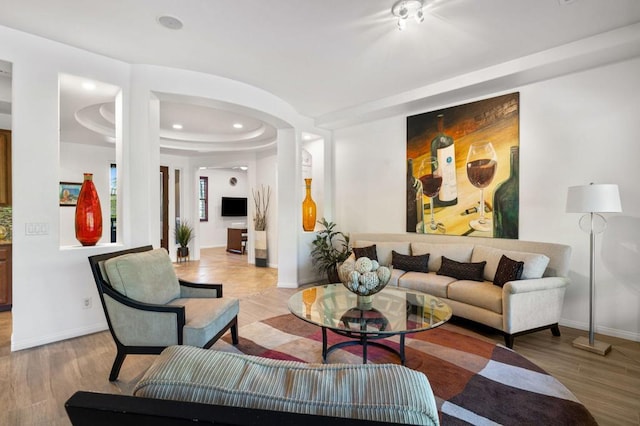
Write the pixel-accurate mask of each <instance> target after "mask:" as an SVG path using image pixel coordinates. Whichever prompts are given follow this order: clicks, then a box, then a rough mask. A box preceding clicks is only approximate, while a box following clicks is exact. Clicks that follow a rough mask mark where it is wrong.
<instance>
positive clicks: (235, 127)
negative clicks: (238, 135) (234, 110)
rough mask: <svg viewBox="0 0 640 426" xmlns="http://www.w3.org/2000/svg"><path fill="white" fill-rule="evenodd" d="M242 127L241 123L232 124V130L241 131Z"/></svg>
mask: <svg viewBox="0 0 640 426" xmlns="http://www.w3.org/2000/svg"><path fill="white" fill-rule="evenodd" d="M243 127H244V126H243V125H242V123H234V124H233V128H234V129H242V128H243Z"/></svg>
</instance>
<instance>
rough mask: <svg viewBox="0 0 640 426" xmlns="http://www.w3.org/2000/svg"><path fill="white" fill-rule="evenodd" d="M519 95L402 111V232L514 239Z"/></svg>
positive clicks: (517, 185)
mask: <svg viewBox="0 0 640 426" xmlns="http://www.w3.org/2000/svg"><path fill="white" fill-rule="evenodd" d="M519 109H520V94H519V93H511V94H508V95H503V96H498V97H495V98H491V99H486V100H482V101H477V102H472V103H468V104H464V105H459V106H455V107H450V108H445V109H441V110H438V111H432V112H427V113H424V114H418V115H413V116H410V117H407V203H406V209H407V232H418V233H438V234H450V235H473V236H483V237H496V238H514V239H517V238H518V220H519V146H520V137H519V133H520V125H519V116H520V114H519Z"/></svg>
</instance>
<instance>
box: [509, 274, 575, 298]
mask: <svg viewBox="0 0 640 426" xmlns="http://www.w3.org/2000/svg"><path fill="white" fill-rule="evenodd" d="M568 285H569V279H568V278H564V277H544V278H533V279H529V280H517V281H509V282H507V283H505V285H504V286H503V287H502V292H503V296H506V295H507V294H516V293H529V292H532V291H541V290H550V289H556V288H564V287H567V286H568Z"/></svg>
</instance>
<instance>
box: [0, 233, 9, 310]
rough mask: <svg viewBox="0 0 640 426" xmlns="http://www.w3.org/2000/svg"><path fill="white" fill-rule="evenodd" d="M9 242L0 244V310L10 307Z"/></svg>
mask: <svg viewBox="0 0 640 426" xmlns="http://www.w3.org/2000/svg"><path fill="white" fill-rule="evenodd" d="M11 303H12V302H11V244H0V311H8V310H10V309H11Z"/></svg>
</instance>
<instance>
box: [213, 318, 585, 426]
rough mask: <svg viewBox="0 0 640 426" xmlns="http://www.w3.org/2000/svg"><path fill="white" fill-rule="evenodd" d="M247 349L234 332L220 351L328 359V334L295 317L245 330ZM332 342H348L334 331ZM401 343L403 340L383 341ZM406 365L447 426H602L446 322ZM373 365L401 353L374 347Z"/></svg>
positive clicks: (354, 349)
mask: <svg viewBox="0 0 640 426" xmlns="http://www.w3.org/2000/svg"><path fill="white" fill-rule="evenodd" d="M239 334H240V344H239V345H237V346H235V347H233V346H232V345H230V344H229V343H230V337H229V336H228V335H227V336H225V338H223V340H222V341H220V342H218V343H216V345H214V347H213V348H214V349H218V350H226V351H238V352H242V353H245V354H250V355H258V356H263V357H266V358H273V359H287V360H296V361H302V362H308V363H320V362H322V355H321V350H322V333H321V330H320V328H318V327H316V326H314V325H311V324H308V323H306V322H304V321H302V320H300V319H298V318H296V317H294V316H293V315H291V314H287V315H281V316H277V317H273V318H269V319H266V320H264V321H260V322H255V323H252V324H249V325H247V326H244V327H242V328H240V332H239ZM328 338H329V345H333V344H335V343H338V342H342V341H344V340H347V339H346V338H345V337H341V336H338V335H335V334H333V333H331V332H329V333H328ZM384 343H385V344H386V345H388V346H391V347H395V348H396V349H397V348H398V346H399V338H398V337H397V336H395V337H391V338H388V339H384ZM405 351H406V366H407V367H409V368H412V369H414V370H417V371H421V372H423V373H424V374H425V375H426V376H427V378H428V379H429V382H430V383H431V387H432V389H433V393H434V394H435V396H436V400H437V404H438V411H439V414H440V420H441V423H442V424H443V425H463V424H474V425H478V424H486V425H491V424H502V425H533V424H535V425H595V424H596V421H595V420H594V418H593V416H591V414H590V413H589V411H588V410H587V409H586V408H585V407H584V406H583V405H582V404H581V403H580V402H579V401H578V400H577V398H576V397H575V396H574V395H573V394H572V393H571V392H570V391H569V390H568V389H567V388H566V387H565V386H564V385H562V384H561V383H560V382H559V381H558V380H556V379H555V378H553V377H552V376H551V375H549V374H548V373H546V372H545V371H544V370H542V369H541V368H539V367H538V366H536V365H535V364H533V363H532V362H530V361H528V360H527V359H525V358H524V357H522V356H521V355H518V354H517V353H516V352H514V351H512V350H509V349H507V348H505V347H504V346H502V345H497V344H495V343H493V342H491V341H489V340H488V339H485V338H483V337H482V336H479V335H477V334H475V333H473V332H470V331H468V330H465V329H463V328H460V327H456V326H454V325H451V324H445V325H444V326H443V327H440V328H436V329H433V330H429V331H426V332H422V333H415V334H409V335H407V338H406V349H405ZM368 355H369V356H368V362H372V363H395V364H398V363H399V362H400V361H399V359H398V356H397V355H395V354H393V353H391V352H389V351H386V350H383V349H379V348H376V347H369V349H368ZM328 362H331V363H339V362H343V363H361V362H362V348H361V347H360V346H348V347H344V348H341V349H338V350H336V351H333V352H331V353H330V354H329V357H328Z"/></svg>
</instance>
